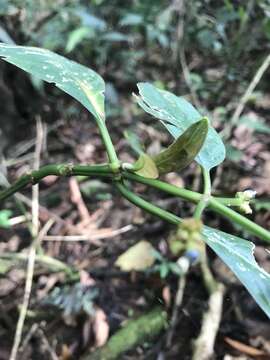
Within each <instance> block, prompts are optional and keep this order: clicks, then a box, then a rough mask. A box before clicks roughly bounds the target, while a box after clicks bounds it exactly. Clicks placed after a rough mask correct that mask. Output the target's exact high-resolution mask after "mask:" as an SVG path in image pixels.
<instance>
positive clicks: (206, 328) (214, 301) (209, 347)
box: [192, 283, 224, 360]
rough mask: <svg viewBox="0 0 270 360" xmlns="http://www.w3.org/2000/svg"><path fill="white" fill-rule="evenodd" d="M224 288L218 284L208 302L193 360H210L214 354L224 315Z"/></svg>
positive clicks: (195, 344)
mask: <svg viewBox="0 0 270 360" xmlns="http://www.w3.org/2000/svg"><path fill="white" fill-rule="evenodd" d="M223 295H224V286H223V285H222V284H220V283H219V284H218V286H217V287H216V289H215V290H214V291H213V292H212V293H211V295H210V297H209V300H208V310H207V312H206V313H205V314H204V316H203V321H202V327H201V331H200V334H199V336H198V338H197V339H196V340H195V342H194V351H193V356H192V360H209V359H210V358H211V356H212V355H213V352H214V344H215V339H216V335H217V332H218V329H219V324H220V320H221V314H222V304H223Z"/></svg>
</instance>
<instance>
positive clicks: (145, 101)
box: [136, 83, 225, 170]
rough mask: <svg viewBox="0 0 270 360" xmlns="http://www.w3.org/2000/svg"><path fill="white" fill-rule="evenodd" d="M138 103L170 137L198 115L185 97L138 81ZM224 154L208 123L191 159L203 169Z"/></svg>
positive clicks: (213, 163) (175, 135)
mask: <svg viewBox="0 0 270 360" xmlns="http://www.w3.org/2000/svg"><path fill="white" fill-rule="evenodd" d="M137 86H138V89H139V96H136V99H137V102H138V104H139V106H141V107H142V108H143V110H145V111H146V112H147V113H149V114H150V115H153V116H155V117H156V118H158V119H160V120H161V122H162V124H163V125H164V126H165V127H166V128H167V130H168V131H169V132H170V133H171V135H172V136H173V137H174V138H178V137H179V136H180V135H181V134H182V133H183V132H184V131H185V130H186V129H187V128H188V127H189V126H190V125H192V124H193V123H195V122H196V121H199V120H200V119H201V118H202V116H201V115H200V113H199V112H198V111H197V110H196V109H195V108H194V107H193V106H192V105H191V104H190V103H189V102H188V101H186V100H185V99H183V98H181V97H177V96H176V95H174V94H172V93H170V92H168V91H165V90H160V89H158V88H156V87H155V86H153V85H152V84H149V83H138V84H137ZM224 158H225V147H224V144H223V142H222V140H221V138H220V137H219V135H218V134H217V132H216V130H215V129H214V128H213V127H211V126H210V127H209V131H208V134H207V138H206V141H205V143H204V145H203V147H202V149H201V150H200V152H199V154H198V155H197V156H196V158H195V160H196V161H197V162H198V163H199V164H200V165H201V166H203V167H204V168H205V169H207V170H210V169H211V168H213V167H215V166H217V165H218V164H220V163H221V162H222V161H223V160H224Z"/></svg>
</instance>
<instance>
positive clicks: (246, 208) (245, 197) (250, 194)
mask: <svg viewBox="0 0 270 360" xmlns="http://www.w3.org/2000/svg"><path fill="white" fill-rule="evenodd" d="M255 196H256V191H255V190H252V189H249V190H245V191H239V192H238V193H236V197H237V198H238V199H240V200H241V201H242V202H241V204H240V205H239V208H240V210H241V211H243V213H244V214H252V209H251V207H250V200H252V199H254V198H255Z"/></svg>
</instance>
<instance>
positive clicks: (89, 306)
mask: <svg viewBox="0 0 270 360" xmlns="http://www.w3.org/2000/svg"><path fill="white" fill-rule="evenodd" d="M97 296H98V290H97V289H96V288H94V287H85V286H83V285H82V284H80V283H76V284H74V285H66V286H64V287H55V288H54V289H53V290H52V292H51V293H50V294H49V295H48V296H47V297H46V298H45V299H44V300H43V304H44V305H50V306H55V307H57V308H59V309H61V310H62V311H63V313H64V316H66V317H70V316H75V315H80V314H82V313H85V314H87V315H90V316H91V315H93V314H94V311H95V310H94V306H93V305H94V303H93V301H94V300H95V299H96V298H97Z"/></svg>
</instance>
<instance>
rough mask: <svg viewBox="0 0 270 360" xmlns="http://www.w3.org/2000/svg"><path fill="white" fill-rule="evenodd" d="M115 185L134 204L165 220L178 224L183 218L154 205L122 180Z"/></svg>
mask: <svg viewBox="0 0 270 360" xmlns="http://www.w3.org/2000/svg"><path fill="white" fill-rule="evenodd" d="M115 186H116V188H117V189H118V191H119V192H120V194H121V195H122V196H123V197H124V198H126V199H127V200H128V201H130V202H131V203H132V204H134V205H136V206H138V207H140V208H141V209H143V210H145V211H147V212H149V213H150V214H153V215H156V216H158V217H159V218H161V219H162V220H165V221H167V222H169V223H170V224H173V225H178V224H179V222H180V221H181V219H180V218H179V217H178V216H176V215H174V214H171V213H170V212H168V211H166V210H163V209H161V208H159V207H158V206H156V205H153V204H151V203H149V202H148V201H146V200H144V199H142V198H141V197H140V196H138V195H136V194H134V193H133V192H131V191H130V190H129V189H128V188H127V187H126V186H125V185H124V184H123V183H121V182H120V181H117V182H115Z"/></svg>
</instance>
